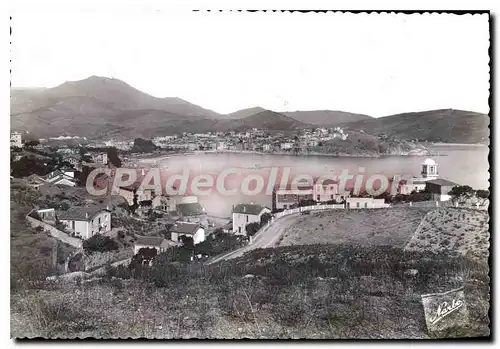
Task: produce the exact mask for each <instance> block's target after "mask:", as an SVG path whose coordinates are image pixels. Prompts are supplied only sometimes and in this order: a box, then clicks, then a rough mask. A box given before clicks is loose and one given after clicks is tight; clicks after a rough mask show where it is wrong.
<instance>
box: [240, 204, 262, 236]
mask: <svg viewBox="0 0 500 349" xmlns="http://www.w3.org/2000/svg"><path fill="white" fill-rule="evenodd" d="M266 212H268V213H271V210H270V209H269V208H267V207H264V206H261V205H257V204H238V205H236V206H235V207H234V208H233V233H235V234H243V235H246V233H247V232H246V226H247V224H249V223H254V222H257V223H260V218H261V217H262V215H263V214H264V213H266Z"/></svg>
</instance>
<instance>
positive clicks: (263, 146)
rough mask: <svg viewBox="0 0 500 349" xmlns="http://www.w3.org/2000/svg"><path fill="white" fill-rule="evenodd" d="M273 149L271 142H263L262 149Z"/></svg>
mask: <svg viewBox="0 0 500 349" xmlns="http://www.w3.org/2000/svg"><path fill="white" fill-rule="evenodd" d="M272 149H273V146H272V145H271V144H263V145H262V150H264V151H271V150H272Z"/></svg>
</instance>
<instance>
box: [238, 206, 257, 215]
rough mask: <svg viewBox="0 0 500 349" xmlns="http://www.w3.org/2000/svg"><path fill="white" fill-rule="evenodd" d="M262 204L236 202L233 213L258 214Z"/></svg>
mask: <svg viewBox="0 0 500 349" xmlns="http://www.w3.org/2000/svg"><path fill="white" fill-rule="evenodd" d="M263 209H264V206H262V205H256V204H238V205H236V206H234V209H233V213H244V214H252V215H258V214H259V213H261V212H262V210H263Z"/></svg>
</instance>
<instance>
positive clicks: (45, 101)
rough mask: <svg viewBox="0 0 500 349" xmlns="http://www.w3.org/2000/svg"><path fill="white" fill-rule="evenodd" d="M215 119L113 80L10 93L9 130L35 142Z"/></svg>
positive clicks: (184, 104) (92, 79)
mask: <svg viewBox="0 0 500 349" xmlns="http://www.w3.org/2000/svg"><path fill="white" fill-rule="evenodd" d="M218 117H219V114H217V113H216V112H214V111H211V110H208V109H204V108H202V107H199V106H197V105H194V104H191V103H189V102H186V101H184V100H182V99H180V98H156V97H153V96H150V95H148V94H146V93H144V92H141V91H139V90H137V89H135V88H133V87H132V86H130V85H128V84H126V83H125V82H123V81H121V80H117V79H109V78H103V77H96V76H92V77H90V78H88V79H85V80H80V81H71V82H65V83H63V84H61V85H59V86H57V87H54V88H39V89H16V88H13V89H11V128H12V129H14V130H20V131H30V132H31V133H34V134H37V135H38V136H40V137H45V136H57V135H61V134H71V135H74V134H76V135H80V136H99V135H101V134H102V135H106V134H108V133H109V132H112V133H118V134H119V133H120V130H126V129H132V128H137V131H138V134H140V133H141V128H142V127H146V128H151V127H152V126H153V125H163V124H164V123H165V122H168V121H169V120H186V121H188V120H202V119H212V118H218Z"/></svg>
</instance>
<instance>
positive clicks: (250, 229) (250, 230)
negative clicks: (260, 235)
mask: <svg viewBox="0 0 500 349" xmlns="http://www.w3.org/2000/svg"><path fill="white" fill-rule="evenodd" d="M259 229H260V224H259V223H257V222H252V223H248V224H247V225H246V226H245V230H246V232H247V235H248V236H254V235H255V233H257V232H258V231H259Z"/></svg>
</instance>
